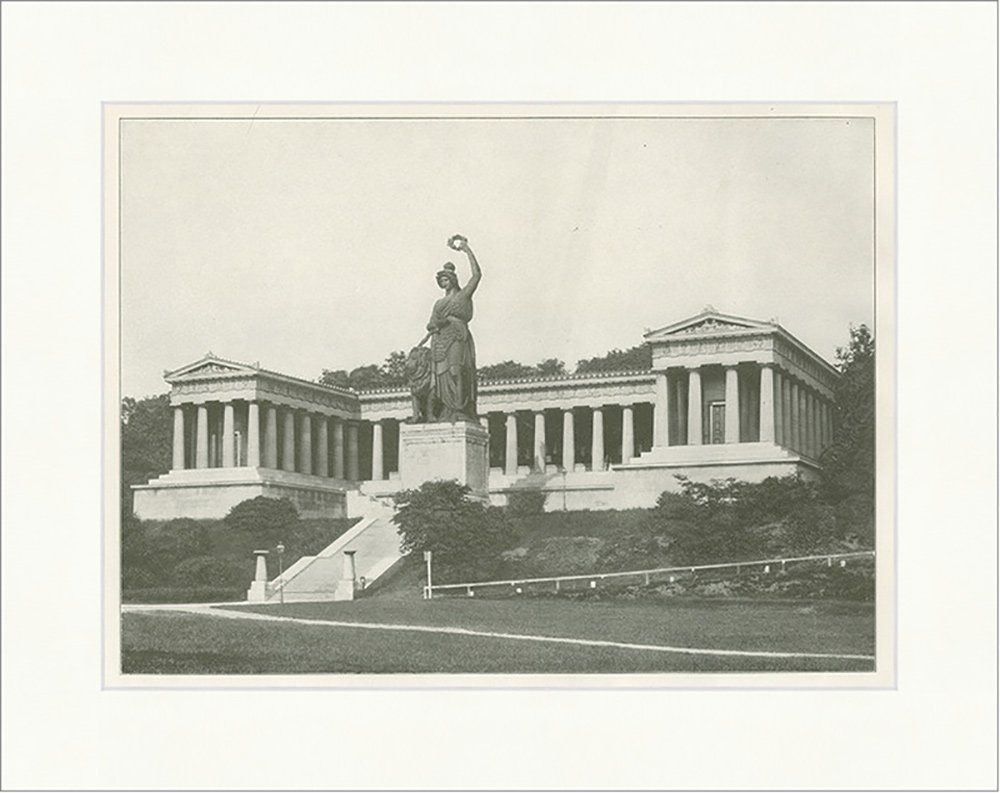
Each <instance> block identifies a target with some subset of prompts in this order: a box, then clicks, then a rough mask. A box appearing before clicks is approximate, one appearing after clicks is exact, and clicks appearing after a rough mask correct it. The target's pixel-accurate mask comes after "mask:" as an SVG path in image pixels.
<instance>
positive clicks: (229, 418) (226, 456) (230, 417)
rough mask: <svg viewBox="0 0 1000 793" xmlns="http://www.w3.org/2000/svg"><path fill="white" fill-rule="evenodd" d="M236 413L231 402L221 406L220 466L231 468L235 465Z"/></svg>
mask: <svg viewBox="0 0 1000 793" xmlns="http://www.w3.org/2000/svg"><path fill="white" fill-rule="evenodd" d="M235 419H236V415H235V413H234V412H233V403H232V402H226V403H225V404H224V405H223V406H222V467H223V468H232V467H233V466H234V465H236V450H235V449H234V447H233V442H234V441H235V439H236V433H235V431H234V430H235Z"/></svg>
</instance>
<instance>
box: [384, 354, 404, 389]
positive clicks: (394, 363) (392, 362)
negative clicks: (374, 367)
mask: <svg viewBox="0 0 1000 793" xmlns="http://www.w3.org/2000/svg"><path fill="white" fill-rule="evenodd" d="M382 371H383V372H384V373H385V379H386V380H387V384H388V385H393V386H403V385H406V353H405V352H403V351H402V350H396V351H395V352H391V353H389V357H388V358H386V359H385V363H384V364H382Z"/></svg>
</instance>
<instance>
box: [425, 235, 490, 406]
mask: <svg viewBox="0 0 1000 793" xmlns="http://www.w3.org/2000/svg"><path fill="white" fill-rule="evenodd" d="M448 247H450V248H452V249H453V250H456V251H462V252H463V253H465V255H466V256H467V257H468V258H469V266H470V268H471V269H472V277H471V278H469V280H468V282H467V283H466V284H465V286H462V287H460V286H459V284H458V276H457V274H456V273H455V265H454V264H452V263H451V262H446V263H445V265H444V266H443V267H442V268H441V270H439V271H438V273H437V276H436V279H437V283H438V286H440V287H441V288H442V289H443V290H444V297H442V298H440V299H439V300H437V301H436V302H435V303H434V309H433V310H432V311H431V318H430V320H429V321H428V323H427V336H425V337H424V339H423V340H422V341H421V342H420V344H418V345H417V347H416V348H414V349H413V350H411V351H410V355H409V357H408V358H407V375H408V379H409V382H410V393H411V395H412V396H413V400H414V415H413V420H414V421H417V422H419V421H452V422H454V421H471V422H475V423H478V422H479V418H478V416H477V414H476V391H477V386H476V345H475V342H474V341H473V338H472V333H471V332H470V331H469V322H471V321H472V313H473V307H472V295H473V294H474V293H475V291H476V288H477V287H478V286H479V281H480V280H481V279H482V275H483V273H482V270H481V269H480V268H479V262H478V261H476V256H475V254H473V252H472V248H470V247H469V241H468V240H467V239H466V238H465V237H463V236H461V235H460V234H456V235H454V236H453V237H452V238H451V239H449V240H448ZM428 338H430V340H431V346H430V351H429V353H430V355H429V364H430V366H429V368H430V384H429V387H426V393H427V396H426V397H424V396H423V394H424V392H425V382H424V379H423V378H422V376H421V375H422V369H423V366H422V363H423V360H424V354H423V353H419V352H418V350H419V349H422V346H423V344H424V342H426V341H427V339H428ZM411 362H412V368H411ZM411 371H412V376H411Z"/></svg>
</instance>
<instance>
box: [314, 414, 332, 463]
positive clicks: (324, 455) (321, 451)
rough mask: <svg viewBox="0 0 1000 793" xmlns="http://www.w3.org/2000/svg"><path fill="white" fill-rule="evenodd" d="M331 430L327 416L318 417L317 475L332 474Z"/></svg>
mask: <svg viewBox="0 0 1000 793" xmlns="http://www.w3.org/2000/svg"><path fill="white" fill-rule="evenodd" d="M329 457H330V430H329V427H328V425H327V421H326V416H317V418H316V463H317V465H316V475H317V476H329V475H330V461H329Z"/></svg>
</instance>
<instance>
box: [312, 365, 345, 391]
mask: <svg viewBox="0 0 1000 793" xmlns="http://www.w3.org/2000/svg"><path fill="white" fill-rule="evenodd" d="M317 382H319V384H320V385H330V386H334V387H335V388H350V387H351V378H350V376H349V375H348V374H347V370H345V369H324V370H323V374H322V375H321V376H320V378H319V380H318V381H317Z"/></svg>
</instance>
